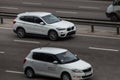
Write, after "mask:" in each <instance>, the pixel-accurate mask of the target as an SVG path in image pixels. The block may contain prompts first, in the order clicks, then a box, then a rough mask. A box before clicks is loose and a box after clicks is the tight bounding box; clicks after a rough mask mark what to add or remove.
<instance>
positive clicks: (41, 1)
mask: <svg viewBox="0 0 120 80" xmlns="http://www.w3.org/2000/svg"><path fill="white" fill-rule="evenodd" d="M111 3H112V2H111V1H106V0H105V1H104V0H52V1H50V0H0V11H2V12H14V13H21V12H29V11H47V12H52V13H54V14H56V15H57V16H64V17H76V18H89V19H102V20H108V18H107V17H106V15H105V11H106V8H107V7H108V5H109V4H111Z"/></svg>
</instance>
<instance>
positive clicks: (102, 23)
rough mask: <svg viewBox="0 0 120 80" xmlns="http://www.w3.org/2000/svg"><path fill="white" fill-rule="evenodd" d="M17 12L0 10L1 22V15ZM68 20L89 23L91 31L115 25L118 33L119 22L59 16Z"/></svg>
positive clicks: (1, 17)
mask: <svg viewBox="0 0 120 80" xmlns="http://www.w3.org/2000/svg"><path fill="white" fill-rule="evenodd" d="M17 14H18V13H8V12H0V19H1V24H3V17H16V16H17ZM60 18H63V19H65V20H68V21H72V22H75V23H77V24H81V25H90V26H91V32H94V31H95V26H103V27H115V28H116V33H117V35H118V34H120V31H119V28H120V22H112V21H106V20H95V19H83V18H73V17H60Z"/></svg>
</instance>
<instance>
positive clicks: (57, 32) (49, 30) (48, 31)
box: [48, 29, 58, 35]
mask: <svg viewBox="0 0 120 80" xmlns="http://www.w3.org/2000/svg"><path fill="white" fill-rule="evenodd" d="M51 31H55V32H56V33H57V35H58V32H57V31H56V30H54V29H50V30H49V31H48V35H49V33H50V32H51Z"/></svg>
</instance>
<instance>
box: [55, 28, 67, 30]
mask: <svg viewBox="0 0 120 80" xmlns="http://www.w3.org/2000/svg"><path fill="white" fill-rule="evenodd" d="M56 29H57V30H59V31H61V30H65V29H66V28H56Z"/></svg>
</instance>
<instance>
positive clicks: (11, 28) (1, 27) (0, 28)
mask: <svg viewBox="0 0 120 80" xmlns="http://www.w3.org/2000/svg"><path fill="white" fill-rule="evenodd" d="M0 29H7V30H12V28H6V27H0Z"/></svg>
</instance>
